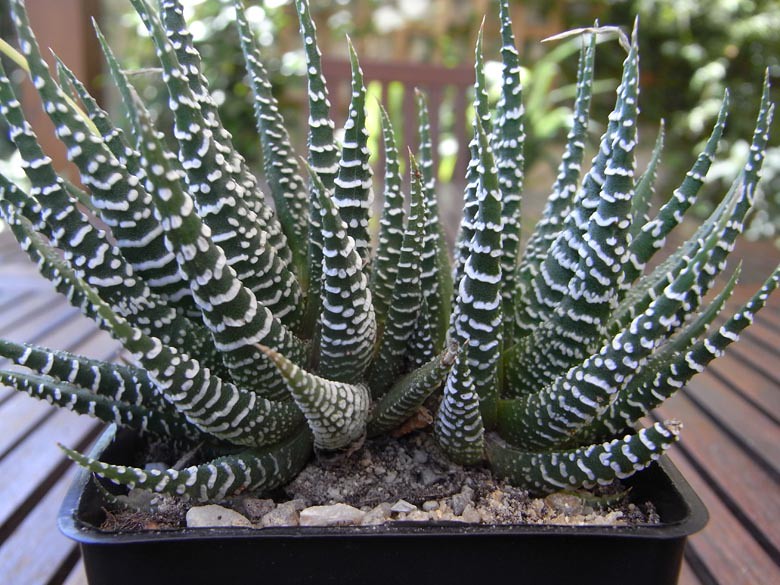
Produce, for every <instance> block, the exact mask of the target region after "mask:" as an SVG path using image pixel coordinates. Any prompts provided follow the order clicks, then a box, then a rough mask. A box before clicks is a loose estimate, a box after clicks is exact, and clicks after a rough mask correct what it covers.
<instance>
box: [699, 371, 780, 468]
mask: <svg viewBox="0 0 780 585" xmlns="http://www.w3.org/2000/svg"><path fill="white" fill-rule="evenodd" d="M688 396H690V397H691V399H692V400H693V401H694V402H695V403H696V405H697V407H698V408H700V409H701V410H703V411H704V412H706V413H707V414H708V415H710V416H711V417H712V418H713V419H714V420H717V421H718V422H719V424H720V425H721V426H722V427H723V428H724V429H727V430H729V431H730V432H731V435H732V438H733V440H735V441H736V442H738V443H743V444H744V445H745V447H746V448H748V449H749V450H751V451H752V452H753V453H752V456H753V457H755V458H757V459H758V460H761V461H764V462H765V464H766V465H767V466H769V467H771V469H773V470H774V472H775V473H777V474H780V449H778V448H777V444H778V443H777V439H778V434H779V433H780V429H778V427H777V425H776V424H775V423H774V422H773V421H772V420H770V419H769V418H767V416H766V415H764V413H762V412H761V411H760V410H758V409H756V408H755V407H753V406H752V405H750V404H749V403H748V402H746V401H745V400H743V399H742V398H741V397H740V396H738V395H736V394H735V393H734V392H732V391H730V390H729V388H728V387H727V386H726V385H725V384H723V382H722V381H720V380H719V379H717V378H716V377H715V376H712V375H709V374H708V373H703V374H701V375H699V376H697V377H695V378H694V379H693V380H691V383H690V384H689V385H688Z"/></svg>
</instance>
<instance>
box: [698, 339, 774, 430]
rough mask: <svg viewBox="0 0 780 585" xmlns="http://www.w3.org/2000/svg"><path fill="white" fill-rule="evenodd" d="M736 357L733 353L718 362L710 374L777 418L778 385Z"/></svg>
mask: <svg viewBox="0 0 780 585" xmlns="http://www.w3.org/2000/svg"><path fill="white" fill-rule="evenodd" d="M736 357H737V356H736V355H735V354H733V353H732V354H729V356H726V357H724V358H723V359H720V360H716V361H715V363H714V364H713V365H712V367H711V368H710V370H709V372H708V373H709V374H711V375H715V376H716V377H717V378H718V379H720V380H721V381H722V382H723V383H725V384H727V385H728V386H729V387H730V388H731V390H732V391H733V392H737V393H738V394H740V395H742V396H744V397H745V398H747V399H749V400H750V401H751V402H752V403H753V404H754V405H755V406H756V407H758V408H760V409H761V410H762V411H763V412H764V413H765V414H767V415H769V416H770V417H771V418H775V416H776V414H777V413H780V392H778V391H777V384H776V383H775V382H774V381H772V380H769V379H768V378H767V377H766V376H762V375H761V374H760V373H759V372H756V370H755V368H752V367H751V366H750V365H749V364H747V363H745V361H744V360H742V359H735V358H736ZM778 360H780V358H778Z"/></svg>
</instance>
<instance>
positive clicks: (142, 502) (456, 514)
mask: <svg viewBox="0 0 780 585" xmlns="http://www.w3.org/2000/svg"><path fill="white" fill-rule="evenodd" d="M152 465H154V464H152ZM147 467H149V466H147ZM128 504H129V505H128ZM219 504H220V505H217V506H214V505H212V506H200V505H193V504H191V503H189V502H183V501H181V500H179V499H175V498H170V497H162V496H149V495H148V494H147V493H144V492H141V493H139V492H137V491H134V492H131V493H130V494H129V496H128V497H126V498H121V501H120V502H115V503H114V504H113V505H109V506H107V508H106V514H107V517H106V520H105V522H104V524H103V526H101V528H103V529H105V530H110V531H128V530H144V529H147V530H148V529H153V530H161V529H162V530H165V529H176V528H182V527H184V526H253V527H256V528H263V527H269V526H297V525H303V526H306V525H308V526H343V525H363V526H366V525H379V524H384V523H388V522H408V521H417V522H433V521H455V522H466V523H472V524H569V525H581V524H589V525H604V524H607V525H640V524H658V523H659V522H660V519H659V517H658V514H657V513H656V511H655V509H654V507H653V505H652V504H651V503H649V502H648V503H635V502H631V501H630V498H629V494H628V492H627V491H625V490H624V489H623V488H622V486H620V485H619V484H618V485H614V486H609V487H608V488H604V489H601V490H600V491H599V492H597V493H592V492H560V493H555V494H551V495H548V496H546V497H543V498H533V497H530V496H529V495H528V493H527V492H526V491H525V490H522V489H518V488H515V487H512V486H510V485H508V484H507V483H506V482H504V481H501V480H496V479H495V478H493V477H492V476H491V474H490V472H489V470H488V469H487V468H464V467H460V466H458V465H454V464H452V463H451V462H449V461H448V460H447V459H446V458H445V457H444V455H443V454H442V452H441V451H440V450H439V449H438V447H437V446H436V444H435V442H434V441H433V439H432V437H431V436H430V434H428V433H426V432H414V433H412V434H410V435H407V436H404V437H401V438H398V439H396V438H392V437H382V438H380V439H377V440H372V441H367V442H366V443H365V444H364V445H363V446H362V447H361V448H359V449H357V450H355V451H354V452H352V453H349V454H339V455H336V456H328V457H325V456H323V455H320V456H319V457H317V458H315V460H313V461H312V462H311V463H310V464H309V465H308V466H307V467H306V468H305V469H304V470H303V471H302V472H301V474H300V475H299V476H298V477H297V478H296V479H295V480H293V481H292V482H291V483H290V484H288V485H287V486H285V487H284V488H283V489H281V490H278V491H277V492H276V493H274V494H272V497H269V496H268V495H265V496H263V495H257V494H244V495H241V496H237V497H234V498H231V499H229V500H226V501H224V502H220V503H219Z"/></svg>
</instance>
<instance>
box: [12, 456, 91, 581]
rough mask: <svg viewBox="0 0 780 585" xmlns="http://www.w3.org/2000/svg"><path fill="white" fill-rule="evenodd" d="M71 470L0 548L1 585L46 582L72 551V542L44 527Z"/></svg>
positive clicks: (54, 513) (69, 479)
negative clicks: (2, 577) (4, 576)
mask: <svg viewBox="0 0 780 585" xmlns="http://www.w3.org/2000/svg"><path fill="white" fill-rule="evenodd" d="M72 471H73V470H71V473H66V474H65V475H64V476H63V477H62V478H61V479H60V480H59V481H57V483H55V484H54V486H53V487H52V488H51V490H49V491H48V492H47V493H46V495H45V496H44V497H43V499H42V500H41V501H40V503H39V504H38V505H37V506H36V507H35V509H34V510H32V511H31V512H30V514H29V515H27V517H26V518H25V519H24V520H23V521H22V523H21V524H20V525H19V526H18V527H17V528H16V530H15V531H14V532H13V534H11V536H10V537H9V538H8V540H7V541H6V542H5V543H4V544H3V547H2V548H0V575H6V576H7V577H6V578H5V579H3V584H4V585H37V584H44V583H49V582H50V581H51V580H52V578H53V577H54V576H55V575H56V574H57V572H58V571H59V570H60V569H61V568H62V566H63V564H64V563H66V562H67V561H68V559H69V557H70V556H71V555H73V554H74V553H75V552H76V545H75V544H74V543H73V541H71V540H70V539H69V538H67V537H65V536H63V535H62V534H60V532H59V530H57V529H56V528H54V529H51V527H49V528H46V526H47V524H49V523H50V522H51V519H52V518H55V517H56V515H57V511H58V510H59V507H60V505H61V504H62V500H63V498H64V497H65V492H66V491H67V489H68V486H69V485H70V483H71V482H72V481H73V473H72Z"/></svg>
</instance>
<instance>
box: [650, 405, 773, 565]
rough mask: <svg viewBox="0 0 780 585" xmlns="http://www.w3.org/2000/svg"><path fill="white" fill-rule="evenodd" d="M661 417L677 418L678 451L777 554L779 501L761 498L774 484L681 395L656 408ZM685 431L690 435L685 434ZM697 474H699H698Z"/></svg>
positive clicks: (766, 474)
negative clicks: (679, 431) (680, 428)
mask: <svg viewBox="0 0 780 585" xmlns="http://www.w3.org/2000/svg"><path fill="white" fill-rule="evenodd" d="M658 414H659V415H660V416H661V417H663V418H679V419H680V420H681V421H682V423H683V434H682V438H681V441H680V445H679V450H680V451H682V452H683V453H685V454H686V456H687V457H688V458H689V459H694V460H695V461H696V462H698V464H699V466H700V467H703V468H704V472H705V474H707V475H708V476H709V477H706V478H705V479H706V480H707V483H708V484H709V485H710V487H711V488H712V489H713V490H715V491H717V492H718V495H719V497H720V499H722V500H725V501H726V502H727V505H728V506H729V507H730V508H733V507H737V506H738V507H739V510H740V511H739V515H741V516H743V517H744V520H743V524H749V525H750V526H748V528H749V529H750V530H751V532H753V533H756V532H758V533H761V534H763V537H762V538H764V539H766V541H767V545H771V547H772V548H773V551H772V553H773V554H774V555H775V556H778V551H780V498H777V497H764V495H766V496H770V495H771V494H773V493H776V492H777V489H778V485H777V482H776V481H775V480H774V478H772V477H771V476H770V475H769V474H768V473H767V472H766V470H765V469H764V468H763V467H761V466H760V465H757V464H756V462H755V461H754V460H753V459H751V458H750V457H749V456H748V455H747V454H746V453H745V452H744V451H743V450H741V449H740V448H739V447H738V446H737V445H735V444H734V443H733V442H732V441H731V438H730V437H729V436H728V435H727V434H726V433H724V432H723V431H722V430H721V429H719V428H718V427H717V425H715V424H714V423H713V422H712V420H710V419H709V418H708V417H707V416H705V415H703V414H702V413H701V411H700V410H699V409H698V408H696V406H695V405H694V404H693V402H691V401H690V400H689V399H688V398H687V397H686V396H685V395H684V394H683V395H678V396H675V397H674V399H672V400H670V401H669V403H667V404H666V405H664V406H663V408H660V409H659V411H658ZM688 428H690V429H692V431H693V432H688ZM700 475H701V474H700Z"/></svg>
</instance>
